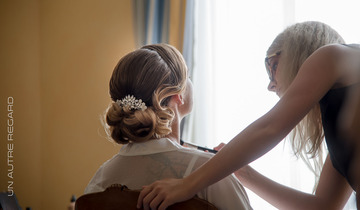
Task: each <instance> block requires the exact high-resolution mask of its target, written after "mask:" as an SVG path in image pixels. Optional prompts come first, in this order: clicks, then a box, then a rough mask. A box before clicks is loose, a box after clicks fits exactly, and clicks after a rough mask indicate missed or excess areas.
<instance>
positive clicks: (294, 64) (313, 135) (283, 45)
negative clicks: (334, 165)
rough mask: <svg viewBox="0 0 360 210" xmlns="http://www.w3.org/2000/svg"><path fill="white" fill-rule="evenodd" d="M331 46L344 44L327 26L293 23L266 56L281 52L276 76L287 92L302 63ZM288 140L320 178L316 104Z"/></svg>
mask: <svg viewBox="0 0 360 210" xmlns="http://www.w3.org/2000/svg"><path fill="white" fill-rule="evenodd" d="M332 43H340V44H343V43H345V42H344V40H343V38H342V37H341V36H340V35H339V34H338V33H337V32H336V31H335V30H334V29H332V28H331V27H330V26H328V25H326V24H324V23H321V22H316V21H307V22H302V23H296V24H294V25H291V26H289V27H288V28H286V29H285V30H284V31H283V32H282V33H280V34H279V35H278V36H277V37H276V38H275V40H274V41H273V43H272V44H271V46H270V47H269V49H268V51H267V55H270V54H273V53H275V52H278V51H281V57H280V60H279V63H281V64H280V65H281V68H282V69H283V70H282V71H281V72H277V73H279V78H280V80H281V81H282V82H283V83H284V87H285V88H286V89H287V88H288V87H289V86H290V84H291V83H292V81H293V80H294V78H295V77H296V75H297V72H298V70H299V69H300V67H301V65H302V64H303V63H304V61H305V60H306V59H307V58H308V57H309V56H310V55H311V54H312V53H313V52H315V51H316V50H317V49H319V48H320V47H322V46H324V45H328V44H332ZM289 137H290V141H291V145H292V148H293V151H294V153H295V155H296V156H297V157H301V158H302V159H303V160H304V161H305V163H306V164H307V165H308V166H309V168H310V169H311V170H312V171H313V172H314V173H315V175H316V176H317V177H319V176H320V171H321V169H322V166H323V160H322V157H323V149H322V142H323V140H324V131H323V126H322V121H321V112H320V105H319V103H318V104H316V105H315V106H314V107H313V108H312V110H311V111H310V112H309V113H308V114H307V115H306V116H305V117H304V118H303V119H302V121H301V122H300V123H299V124H298V125H297V126H296V127H295V128H294V129H293V131H292V132H291V134H290V135H289ZM311 159H312V160H313V163H311V161H310V160H311Z"/></svg>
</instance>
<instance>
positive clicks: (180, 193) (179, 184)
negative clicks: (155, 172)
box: [137, 179, 195, 210]
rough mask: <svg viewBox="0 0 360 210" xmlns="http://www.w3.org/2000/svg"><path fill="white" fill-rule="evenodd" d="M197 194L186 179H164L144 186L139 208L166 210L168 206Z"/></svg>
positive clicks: (138, 204)
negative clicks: (190, 188) (192, 190)
mask: <svg viewBox="0 0 360 210" xmlns="http://www.w3.org/2000/svg"><path fill="white" fill-rule="evenodd" d="M194 195H195V193H192V192H191V191H190V190H189V186H188V184H187V183H186V180H185V179H164V180H160V181H156V182H154V183H152V184H151V185H148V186H144V187H143V189H142V191H141V192H140V195H139V198H138V202H137V208H141V206H143V208H144V209H145V210H148V209H149V208H151V209H159V210H164V209H166V208H167V207H168V206H170V205H172V204H174V203H177V202H181V201H185V200H188V199H190V198H192V197H193V196H194Z"/></svg>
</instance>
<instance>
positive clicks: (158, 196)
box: [136, 182, 172, 210]
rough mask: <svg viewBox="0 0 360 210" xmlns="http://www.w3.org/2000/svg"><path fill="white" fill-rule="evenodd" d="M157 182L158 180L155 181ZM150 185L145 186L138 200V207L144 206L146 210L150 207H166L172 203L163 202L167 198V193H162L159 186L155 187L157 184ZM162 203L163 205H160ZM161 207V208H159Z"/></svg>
mask: <svg viewBox="0 0 360 210" xmlns="http://www.w3.org/2000/svg"><path fill="white" fill-rule="evenodd" d="M155 183H156V182H155ZM155 183H154V184H152V185H150V186H144V187H143V189H142V191H141V192H140V195H139V197H138V201H137V205H136V207H137V208H141V206H142V207H143V208H144V210H149V209H159V210H160V209H162V210H164V209H166V208H167V207H168V206H169V205H171V204H172V203H169V202H163V201H164V200H165V199H166V194H165V193H161V192H160V189H159V188H158V187H156V186H155V187H154V185H156V184H155ZM160 204H161V206H159V205H160ZM158 207H159V208H158Z"/></svg>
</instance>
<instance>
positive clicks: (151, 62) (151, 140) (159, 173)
mask: <svg viewBox="0 0 360 210" xmlns="http://www.w3.org/2000/svg"><path fill="white" fill-rule="evenodd" d="M187 75H188V73H187V67H186V64H185V62H184V59H183V57H182V55H181V54H180V52H179V51H178V50H176V49H175V48H174V47H172V46H170V45H166V44H157V45H147V46H144V47H142V48H140V49H138V50H135V51H133V52H131V53H129V54H127V55H126V56H124V57H123V58H122V59H121V60H120V61H119V63H118V64H117V66H116V67H115V69H114V71H113V74H112V77H111V79H110V96H111V99H112V101H113V103H112V104H111V106H110V107H109V109H108V110H107V113H106V126H107V127H108V129H109V135H110V136H111V138H112V139H113V140H114V141H115V142H116V143H119V144H123V146H122V147H121V149H120V151H119V153H118V154H116V155H115V156H114V157H113V158H111V159H110V160H108V161H106V162H105V163H104V164H103V165H102V166H101V167H100V168H99V169H98V171H97V172H96V174H95V175H94V177H93V178H92V180H91V181H90V183H89V184H88V186H87V187H86V190H85V193H92V192H99V191H104V190H105V189H106V188H107V187H109V186H111V185H112V184H123V185H126V186H127V187H128V188H129V189H141V187H142V186H144V185H148V184H151V183H152V182H154V181H156V180H160V179H164V178H182V177H184V176H187V175H188V174H189V173H191V172H192V171H193V170H195V169H196V168H198V167H199V166H201V165H202V164H204V163H205V162H206V161H208V160H209V159H210V158H211V157H212V156H213V154H210V153H206V152H202V151H198V150H194V149H189V148H185V147H182V146H181V145H180V122H181V120H182V119H183V117H184V116H186V115H187V114H189V113H190V112H191V110H192V104H193V96H192V83H191V80H190V79H189V78H188V76H187ZM197 195H198V197H200V198H202V199H205V200H207V201H209V202H210V203H212V204H213V205H215V206H216V207H217V208H218V209H251V206H250V204H249V201H248V198H247V195H246V192H245V190H244V188H243V187H242V185H241V184H240V182H239V180H238V179H236V177H235V176H234V175H229V176H226V177H225V178H224V179H222V180H221V181H219V182H217V183H216V184H213V185H211V186H209V187H206V188H204V189H203V190H200V191H199V192H198V193H197ZM134 207H135V206H134Z"/></svg>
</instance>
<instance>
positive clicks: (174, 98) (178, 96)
mask: <svg viewBox="0 0 360 210" xmlns="http://www.w3.org/2000/svg"><path fill="white" fill-rule="evenodd" d="M170 100H172V101H174V102H175V103H176V104H178V105H183V104H184V99H183V96H182V95H181V94H176V95H172V96H171V99H170Z"/></svg>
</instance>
